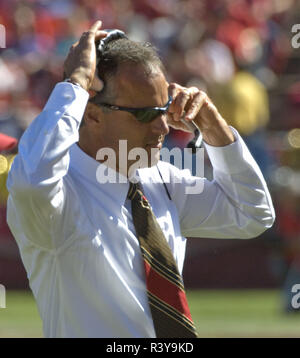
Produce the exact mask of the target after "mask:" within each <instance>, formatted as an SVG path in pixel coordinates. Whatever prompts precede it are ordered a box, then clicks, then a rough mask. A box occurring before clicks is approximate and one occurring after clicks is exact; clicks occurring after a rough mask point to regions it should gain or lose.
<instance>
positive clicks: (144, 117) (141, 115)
mask: <svg viewBox="0 0 300 358" xmlns="http://www.w3.org/2000/svg"><path fill="white" fill-rule="evenodd" d="M164 113H165V111H161V110H157V109H148V110H143V111H136V112H135V116H136V118H137V120H138V121H140V122H143V123H148V122H151V121H153V120H154V119H155V118H156V117H157V116H159V115H161V114H164Z"/></svg>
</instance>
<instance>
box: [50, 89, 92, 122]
mask: <svg viewBox="0 0 300 358" xmlns="http://www.w3.org/2000/svg"><path fill="white" fill-rule="evenodd" d="M88 99H89V93H88V92H87V91H86V90H84V89H83V88H82V87H80V86H76V85H73V84H72V83H70V82H59V83H57V84H56V86H55V87H54V90H53V91H52V93H51V96H50V97H49V99H48V101H47V104H46V106H45V108H44V110H53V109H55V110H56V111H59V112H63V113H66V114H68V115H69V116H71V117H73V118H74V119H76V120H77V121H78V122H81V119H82V117H83V114H84V111H85V107H86V104H87V101H88Z"/></svg>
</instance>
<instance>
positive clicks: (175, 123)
mask: <svg viewBox="0 0 300 358" xmlns="http://www.w3.org/2000/svg"><path fill="white" fill-rule="evenodd" d="M169 94H170V95H171V96H172V98H173V102H172V104H171V105H170V108H169V112H168V124H169V125H170V127H173V128H175V129H181V130H184V131H188V132H190V130H189V129H188V127H187V126H186V125H185V124H184V123H183V122H182V121H181V120H182V119H185V120H186V121H187V122H191V121H194V122H195V123H196V125H197V126H198V127H199V129H200V131H201V132H202V135H203V139H204V141H205V142H206V143H208V144H210V145H213V146H225V145H228V144H230V143H233V142H234V140H235V139H234V136H233V133H232V131H231V129H230V128H229V126H228V124H227V123H226V121H225V119H224V118H223V117H222V116H221V115H220V113H219V112H218V110H217V108H216V107H215V105H214V104H213V103H212V101H211V100H210V98H209V97H208V96H207V94H206V93H205V92H203V91H200V90H199V89H198V88H196V87H189V88H186V87H182V86H180V85H178V84H176V83H171V84H170V85H169Z"/></svg>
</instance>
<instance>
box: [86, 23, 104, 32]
mask: <svg viewBox="0 0 300 358" xmlns="http://www.w3.org/2000/svg"><path fill="white" fill-rule="evenodd" d="M101 26H102V21H101V20H98V21H96V22H95V23H94V24H93V25H92V26H91V28H90V30H89V32H90V33H92V34H95V33H96V32H97V30H100V29H101Z"/></svg>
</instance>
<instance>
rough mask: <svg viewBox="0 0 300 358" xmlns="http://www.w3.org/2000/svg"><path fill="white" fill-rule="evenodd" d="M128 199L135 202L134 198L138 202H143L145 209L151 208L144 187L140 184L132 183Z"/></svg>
mask: <svg viewBox="0 0 300 358" xmlns="http://www.w3.org/2000/svg"><path fill="white" fill-rule="evenodd" d="M127 198H128V199H129V200H133V199H134V198H136V199H137V200H138V201H140V202H142V204H143V206H144V207H149V203H148V200H147V199H146V197H145V195H144V191H143V187H142V184H141V183H140V182H138V183H131V182H130V186H129V190H128V194H127Z"/></svg>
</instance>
